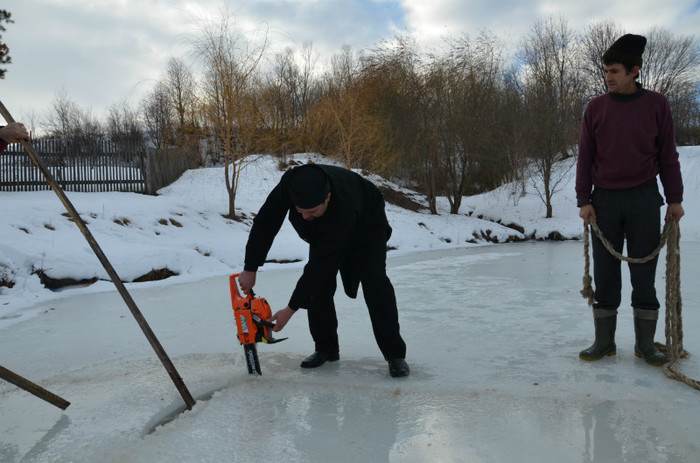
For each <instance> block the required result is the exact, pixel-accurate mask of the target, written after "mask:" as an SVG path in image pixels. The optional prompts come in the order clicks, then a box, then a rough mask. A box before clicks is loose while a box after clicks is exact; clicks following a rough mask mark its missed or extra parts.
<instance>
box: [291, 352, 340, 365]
mask: <svg viewBox="0 0 700 463" xmlns="http://www.w3.org/2000/svg"><path fill="white" fill-rule="evenodd" d="M339 358H340V354H338V353H337V352H330V353H329V352H314V353H313V354H311V355H309V356H308V357H306V358H305V359H304V360H302V361H301V365H299V366H300V367H302V368H316V367H320V366H321V365H323V364H324V363H326V362H335V361H336V360H338V359H339Z"/></svg>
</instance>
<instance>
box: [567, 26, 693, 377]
mask: <svg viewBox="0 0 700 463" xmlns="http://www.w3.org/2000/svg"><path fill="white" fill-rule="evenodd" d="M645 46H646V38H645V37H642V36H640V35H633V34H626V35H623V36H622V37H620V38H619V39H618V40H617V41H615V43H613V44H612V46H611V47H610V48H609V49H608V50H607V51H606V52H605V54H604V55H603V64H604V69H605V83H606V85H607V87H608V90H609V92H608V93H607V94H605V95H601V96H598V97H596V98H594V99H593V100H591V101H590V102H589V103H588V105H587V107H586V110H585V113H584V116H583V123H582V126H581V137H580V140H579V152H578V164H577V169H576V198H577V202H578V206H579V208H580V210H579V215H580V217H581V218H582V219H583V222H584V224H585V225H588V224H589V223H590V220H595V221H596V223H597V224H598V227H599V228H600V230H601V231H602V233H603V235H604V236H605V237H606V238H607V239H608V240H609V241H610V243H612V245H613V247H614V248H615V250H616V251H617V252H622V248H623V244H624V243H625V241H626V243H627V254H628V256H629V257H633V258H640V257H645V256H647V255H649V254H651V252H652V251H653V250H654V249H655V248H656V247H657V246H658V244H659V239H660V228H661V227H660V224H661V215H660V214H661V213H660V208H661V206H662V205H663V203H664V200H663V198H662V196H661V194H660V193H659V189H658V184H657V176H659V178H660V180H661V184H662V185H663V192H664V195H665V197H666V203H667V204H668V207H667V209H666V215H665V220H667V221H668V220H676V221H677V222H678V221H680V219H681V217H683V214H684V211H683V207H682V206H681V201H682V200H683V181H682V178H681V170H680V163H679V162H678V152H677V151H676V141H675V134H674V130H673V118H672V115H671V108H670V106H669V103H668V101H667V99H666V98H665V97H664V96H663V95H662V94H660V93H657V92H654V91H650V90H646V89H644V88H642V87H641V85H640V84H639V83H638V82H637V78H638V77H639V71H640V67H641V66H642V54H643V52H644V48H645ZM593 261H594V271H593V278H594V281H595V303H594V305H593V319H594V325H595V341H594V343H593V345H592V346H591V347H589V348H588V349H585V350H583V351H581V353H580V354H579V357H580V358H581V359H583V360H599V359H601V358H603V357H605V356H608V355H615V353H616V346H615V329H616V326H617V308H618V307H619V305H620V301H621V287H622V279H621V272H620V266H621V265H620V261H619V260H618V259H617V258H616V257H614V256H613V255H611V254H610V253H609V252H608V251H607V250H606V249H605V247H604V246H603V244H602V243H601V241H600V239H599V238H598V237H597V236H594V237H593ZM656 263H657V259H653V260H651V261H649V262H647V263H645V264H632V263H631V264H629V271H630V278H631V283H632V307H633V310H634V332H635V336H636V343H635V347H634V350H635V354H636V355H637V356H638V357H641V358H643V359H644V360H645V361H646V362H647V363H649V364H651V365H663V364H664V363H666V362H667V361H668V359H667V358H666V356H665V355H664V354H663V353H661V352H659V351H658V350H657V349H656V346H655V345H654V334H655V332H656V323H657V319H658V314H659V301H658V299H657V297H656V289H655V278H656Z"/></svg>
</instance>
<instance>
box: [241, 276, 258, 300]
mask: <svg viewBox="0 0 700 463" xmlns="http://www.w3.org/2000/svg"><path fill="white" fill-rule="evenodd" d="M256 273H257V272H250V271H248V270H243V271H242V272H241V273H240V274H239V275H238V284H239V285H240V287H241V290H242V291H243V292H244V293H246V294H248V293H249V292H250V290H251V289H253V286H255V276H256Z"/></svg>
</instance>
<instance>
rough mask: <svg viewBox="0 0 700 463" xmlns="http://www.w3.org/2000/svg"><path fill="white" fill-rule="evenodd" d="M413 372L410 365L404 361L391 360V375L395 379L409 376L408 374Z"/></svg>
mask: <svg viewBox="0 0 700 463" xmlns="http://www.w3.org/2000/svg"><path fill="white" fill-rule="evenodd" d="M409 371H411V370H410V368H408V363H406V361H405V360H404V359H391V360H389V374H390V375H391V376H392V377H394V378H400V377H401V376H408V372H409Z"/></svg>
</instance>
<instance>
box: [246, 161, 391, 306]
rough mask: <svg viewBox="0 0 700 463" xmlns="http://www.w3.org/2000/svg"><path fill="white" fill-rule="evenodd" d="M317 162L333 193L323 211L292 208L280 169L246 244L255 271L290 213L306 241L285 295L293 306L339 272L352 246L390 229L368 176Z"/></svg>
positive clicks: (385, 237)
mask: <svg viewBox="0 0 700 463" xmlns="http://www.w3.org/2000/svg"><path fill="white" fill-rule="evenodd" d="M317 166H319V167H320V168H322V169H323V171H324V172H325V173H326V175H327V176H328V179H329V182H330V192H331V199H330V201H329V203H328V208H327V209H326V212H325V214H324V215H323V216H322V217H320V218H318V219H316V220H314V221H306V220H304V219H303V218H302V216H301V214H300V213H298V212H297V211H296V208H295V206H294V204H293V203H292V200H291V198H290V194H289V179H290V177H291V173H292V171H293V169H291V170H289V171H287V172H285V173H284V175H282V178H281V180H280V182H279V183H278V184H277V186H276V187H275V188H274V189H273V190H272V191H271V192H270V194H269V195H268V197H267V199H266V200H265V203H264V204H263V206H262V207H261V208H260V211H259V212H258V214H257V216H256V217H255V219H254V220H253V227H252V229H251V231H250V235H249V237H248V244H247V245H246V254H245V266H244V269H245V270H249V271H257V269H258V267H260V266H262V265H263V264H264V263H265V259H266V257H267V253H268V252H269V250H270V247H271V246H272V242H273V240H274V239H275V236H276V235H277V233H278V232H279V230H280V227H281V226H282V223H283V221H284V218H285V216H288V217H289V221H290V222H291V224H292V226H293V227H294V229H295V230H296V232H297V233H298V234H299V237H300V238H302V239H303V240H304V241H306V242H308V243H309V245H310V249H309V261H308V263H307V264H306V266H305V267H304V273H303V274H302V276H301V277H300V278H299V281H298V282H297V285H296V288H295V290H294V292H293V293H292V296H291V298H290V301H289V307H291V308H292V309H294V310H296V309H299V308H301V307H304V308H307V307H309V305H310V304H311V301H312V299H313V296H314V293H315V291H316V289H317V285H318V282H321V281H325V280H326V279H327V277H328V275H336V274H337V272H338V270H339V269H340V268H341V265H342V264H343V262H344V260H345V257H346V255H347V253H348V251H349V250H350V249H352V248H353V247H357V246H361V245H362V244H363V243H365V242H367V241H369V240H372V239H379V238H381V239H383V240H384V241H385V242H386V241H387V240H388V239H389V236H390V235H391V227H390V226H389V223H388V222H387V219H386V214H385V212H384V198H383V197H382V194H381V192H380V191H379V190H378V189H377V187H376V186H375V185H374V184H373V183H372V182H370V181H369V180H366V179H364V178H363V177H362V176H360V175H359V174H357V173H355V172H352V171H350V170H347V169H344V168H342V167H336V166H329V165H323V164H317ZM346 268H347V267H344V269H346ZM346 276H347V275H343V277H344V278H343V282H344V283H346V292H348V295H350V296H351V297H354V294H356V292H357V281H356V280H357V279H356V278H355V279H354V280H355V288H348V287H347V281H346Z"/></svg>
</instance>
